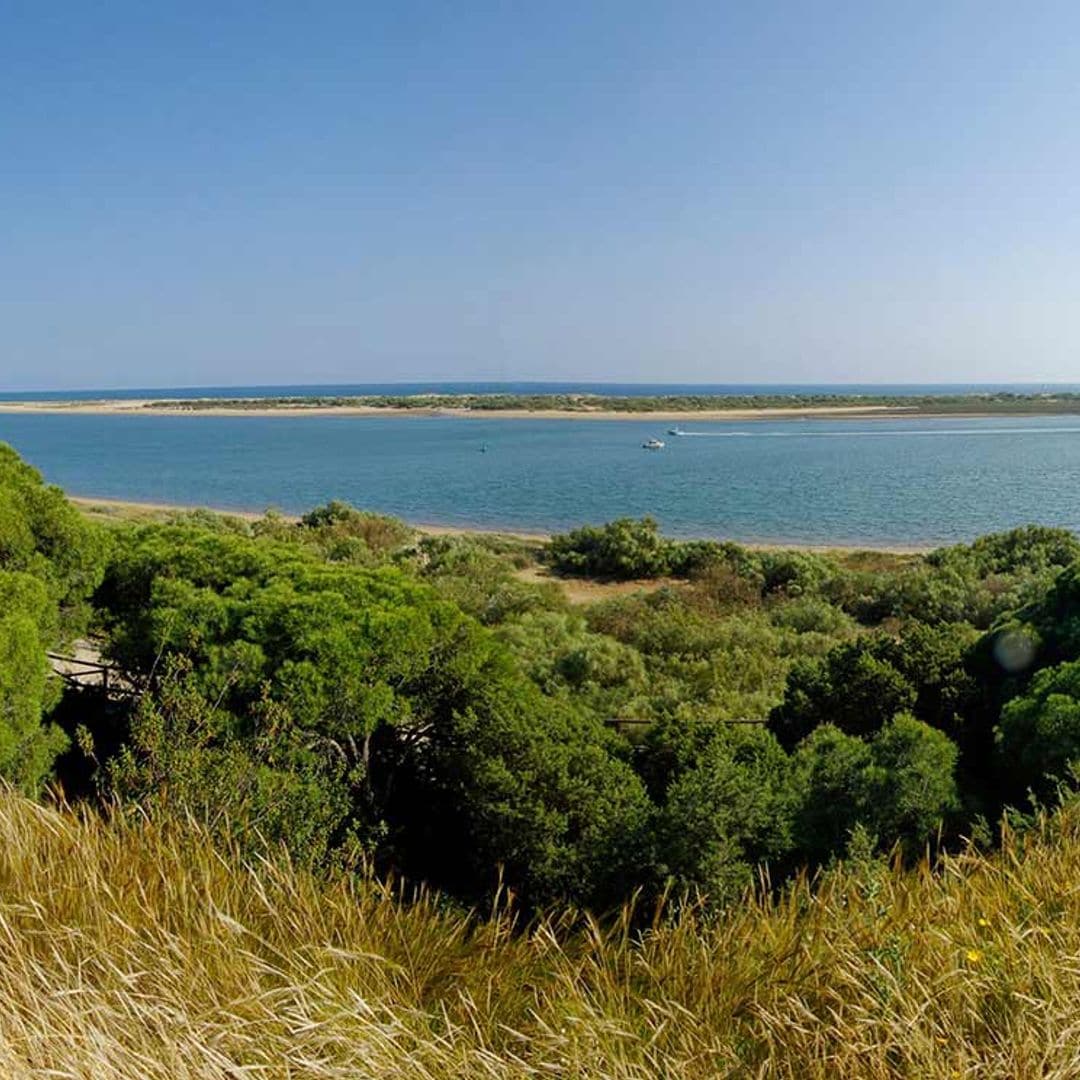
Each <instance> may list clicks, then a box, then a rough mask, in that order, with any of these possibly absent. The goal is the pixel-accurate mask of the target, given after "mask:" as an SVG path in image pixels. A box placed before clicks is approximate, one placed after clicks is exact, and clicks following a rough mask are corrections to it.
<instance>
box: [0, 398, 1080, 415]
mask: <svg viewBox="0 0 1080 1080" xmlns="http://www.w3.org/2000/svg"><path fill="white" fill-rule="evenodd" d="M0 412H4V413H24V414H27V413H30V414H35V413H36V414H40V413H51V414H72V413H84V414H86V413H90V414H108V415H128V416H147V415H159V416H196V415H199V416H237V415H243V416H356V417H370V416H387V415H394V416H428V417H431V416H444V417H472V418H476V417H481V418H484V417H486V418H491V419H522V418H531V419H543V418H547V419H568V420H577V419H588V420H651V421H680V420H689V419H695V420H759V419H776V418H778V417H809V416H820V417H833V418H852V419H859V418H875V417H886V416H955V417H975V416H1001V415H1009V416H1033V415H1061V414H1068V413H1076V414H1080V393H1065V392H1062V393H1046V394H1018V393H1007V392H996V393H985V394H950V395H934V394H927V395H920V396H911V397H906V396H905V397H902V396H896V395H881V396H875V395H852V394H805V395H800V394H790V395H789V394H748V395H657V396H653V397H636V396H607V395H599V394H526V395H519V394H416V395H401V396H371V397H320V396H311V397H249V398H240V397H238V398H216V397H214V398H209V397H208V398H190V399H185V398H163V399H157V400H155V399H150V398H143V399H122V398H115V399H99V400H93V401H88V400H70V401H58V400H40V401H4V402H0Z"/></svg>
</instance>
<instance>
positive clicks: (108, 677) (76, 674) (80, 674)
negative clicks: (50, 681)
mask: <svg viewBox="0 0 1080 1080" xmlns="http://www.w3.org/2000/svg"><path fill="white" fill-rule="evenodd" d="M45 655H46V656H47V657H48V658H49V663H50V664H51V665H52V669H53V674H54V675H56V676H57V678H60V679H63V680H64V682H65V683H66V684H67V685H68V686H72V687H75V688H76V689H79V690H90V689H94V690H100V691H101V692H102V693H103V694H105V695H106V696H107V697H130V696H131V695H132V694H134V693H135V690H134V688H133V687H132V686H131V684H130V683H129V682H128V681H127V680H126V679H124V678H123V676H122V675H121V674H120V672H119V669H118V668H116V667H114V666H113V665H111V664H104V663H102V662H101V661H100V660H84V659H82V658H81V657H78V656H65V655H64V654H62V653H53V652H50V653H46V654H45Z"/></svg>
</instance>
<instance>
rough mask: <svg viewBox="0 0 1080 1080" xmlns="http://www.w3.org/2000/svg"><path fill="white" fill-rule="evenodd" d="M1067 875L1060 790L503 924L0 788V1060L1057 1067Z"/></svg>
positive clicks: (1065, 1061)
mask: <svg viewBox="0 0 1080 1080" xmlns="http://www.w3.org/2000/svg"><path fill="white" fill-rule="evenodd" d="M1078 880H1080V807H1078V806H1077V805H1076V804H1075V803H1074V802H1069V803H1067V804H1066V805H1065V807H1064V808H1063V809H1060V810H1059V811H1058V812H1057V813H1055V814H1054V815H1052V816H1050V815H1039V816H1037V817H1035V818H1032V819H1030V820H1029V821H1027V822H1026V823H1025V827H1024V828H1023V830H1022V831H1020V832H1016V831H1007V832H1006V834H1005V837H1004V841H1003V843H1001V845H1000V847H999V848H998V850H996V851H995V852H993V853H990V854H987V853H980V852H978V851H976V850H974V849H970V850H965V851H962V852H960V853H958V854H955V855H948V856H944V857H943V858H941V859H940V860H939V861H938V862H937V863H936V864H935V865H934V866H933V867H931V866H930V865H928V864H926V863H925V862H921V863H918V864H916V865H914V866H913V867H911V868H909V869H904V868H902V867H900V866H899V865H898V864H890V863H889V862H888V861H887V860H885V859H883V858H881V857H872V856H870V855H868V854H866V853H865V852H863V853H862V854H858V853H856V855H855V856H854V857H853V858H851V859H849V860H847V861H846V862H845V863H844V864H843V865H842V866H839V867H837V868H835V869H833V870H830V871H827V872H825V873H823V874H822V875H820V876H819V877H817V878H816V879H814V880H812V881H810V880H807V879H806V878H803V877H800V878H798V879H796V880H794V881H793V882H791V883H789V884H788V886H786V887H785V888H784V889H783V890H780V891H779V892H775V893H770V892H769V891H768V890H767V889H764V888H758V889H757V890H756V891H752V892H748V893H747V895H746V896H744V897H742V898H741V899H740V901H739V902H738V903H737V904H735V905H733V906H732V907H731V908H729V909H728V910H727V911H725V912H724V913H723V914H721V915H706V914H705V913H703V912H702V911H701V910H700V909H698V908H692V907H685V906H684V907H681V908H680V909H679V910H678V911H677V912H669V913H665V912H664V911H663V910H660V911H659V913H655V912H654V911H648V912H634V911H630V910H626V911H624V912H623V913H622V914H621V915H614V916H611V917H609V918H607V919H605V920H600V921H598V920H594V919H589V918H586V917H584V916H582V915H581V914H579V913H577V912H574V911H565V912H563V913H561V914H548V915H546V916H542V917H537V918H534V919H531V920H523V919H521V918H520V917H519V918H515V916H514V914H513V913H512V911H511V910H509V909H508V907H507V905H506V904H505V903H504V902H503V901H502V900H500V899H496V900H495V901H494V902H493V903H492V905H491V906H490V907H489V908H487V909H485V910H484V911H483V912H480V913H474V914H468V913H464V912H461V911H459V910H457V909H455V908H453V907H449V906H447V904H446V903H445V902H444V901H443V900H441V899H440V898H439V897H438V896H437V895H435V894H432V893H430V892H424V891H420V892H418V893H417V892H408V891H406V890H399V889H398V888H396V887H395V886H394V885H393V884H387V883H383V884H379V883H377V882H375V881H373V880H371V879H370V878H368V877H364V876H361V875H357V874H344V873H336V874H331V875H326V874H321V875H314V874H312V873H311V872H310V871H306V870H304V869H301V868H298V867H297V866H296V865H295V864H293V863H290V862H289V861H288V860H287V858H286V857H285V856H284V855H283V854H281V853H277V854H271V855H267V856H264V857H262V858H259V859H256V860H251V859H247V860H245V859H244V858H242V857H241V855H240V854H239V853H238V852H237V851H236V850H235V849H234V848H230V847H228V846H226V847H222V845H221V843H220V841H219V840H218V839H216V838H214V837H212V836H211V835H210V834H208V833H207V832H206V831H205V830H204V829H202V828H200V827H198V826H195V825H193V824H191V823H187V824H185V823H183V822H179V823H178V822H175V821H173V822H168V823H163V822H161V821H160V820H155V819H147V818H145V817H138V818H129V817H125V816H123V815H113V816H111V817H109V816H102V815H100V814H98V813H86V812H83V813H80V814H76V813H74V812H72V811H70V810H68V811H58V810H56V809H47V808H43V807H41V806H39V805H35V804H34V803H33V802H31V801H29V800H27V799H25V798H23V797H19V796H16V795H13V794H6V795H2V796H0V942H2V947H3V952H4V962H3V964H2V965H0V1002H2V1005H0V1073H2V1075H4V1076H6V1077H12V1078H22V1077H27V1078H29V1077H43V1076H55V1077H94V1078H95V1080H113V1078H117V1080H119V1078H123V1080H130V1078H136V1077H139V1078H146V1080H154V1078H160V1080H174V1078H176V1077H206V1078H221V1080H226V1078H228V1080H233V1078H235V1077H240V1076H260V1077H281V1078H285V1077H290V1078H312V1080H317V1078H322V1077H341V1078H345V1077H348V1078H350V1080H351V1078H355V1077H372V1078H375V1077H379V1078H381V1077H389V1076H393V1077H402V1078H410V1077H415V1078H417V1080H421V1078H422V1080H429V1078H443V1077H460V1078H473V1077H492V1078H501V1077H506V1078H517V1077H522V1078H525V1077H548V1076H560V1077H562V1076H566V1077H579V1078H613V1080H621V1078H627V1080H630V1078H633V1080H652V1078H654V1077H686V1078H700V1080H706V1078H714V1077H719V1076H732V1077H741V1076H747V1077H791V1078H796V1077H798V1078H805V1077H820V1078H823V1080H824V1078H832V1077H851V1078H860V1080H861V1078H875V1077H881V1078H885V1077H897V1076H919V1077H926V1078H941V1080H946V1078H950V1080H951V1078H953V1077H958V1076H963V1077H968V1076H986V1077H997V1076H1009V1077H1014V1078H1016V1080H1026V1078H1035V1077H1058V1078H1062V1080H1064V1078H1067V1077H1072V1076H1075V1075H1077V1072H1078V1071H1080V1039H1078V1038H1077V1032H1076V1015H1077V1012H1078V1010H1080V971H1078V968H1077V963H1076V957H1077V956H1078V955H1080V892H1078V890H1077V888H1076V882H1077V881H1078ZM641 915H647V916H649V917H648V918H645V919H644V920H643V919H642V918H640V917H639V916H641Z"/></svg>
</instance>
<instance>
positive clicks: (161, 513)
mask: <svg viewBox="0 0 1080 1080" xmlns="http://www.w3.org/2000/svg"><path fill="white" fill-rule="evenodd" d="M68 499H69V500H70V501H71V502H72V503H74V504H75V505H76V506H78V507H79V508H80V509H81V510H83V511H84V512H85V513H87V514H90V515H91V516H96V517H103V518H119V519H124V520H133V521H137V520H139V519H145V520H147V521H151V520H154V519H159V518H162V517H167V516H169V515H172V514H185V513H192V512H194V511H197V510H206V511H209V512H210V513H213V514H224V515H227V516H229V517H235V518H240V519H241V520H242V521H258V520H260V519H261V518H263V517H265V515H266V511H258V510H235V509H230V508H228V507H217V506H194V505H188V506H185V505H181V504H178V503H157V502H139V501H137V500H128V499H104V498H95V497H93V496H86V495H69V496H68ZM281 517H282V519H283V520H285V521H292V522H295V521H299V520H300V518H299V517H298V516H297V515H295V514H282V515H281ZM406 524H408V525H409V526H410V527H412V528H414V529H415V530H416V531H417V532H419V533H422V534H423V535H425V536H506V537H510V538H511V539H514V540H523V541H526V542H528V543H534V544H544V543H547V541H548V540H550V539H551V534H550V533H539V532H523V531H520V530H515V529H497V528H483V527H480V526H459V525H436V524H431V523H430V522H422V521H408V522H406ZM699 539H706V540H717V541H721V542H722V541H723V540H725V539H731V538H730V537H716V536H711V537H700V538H699ZM735 543H737V544H739V545H740V546H742V547H745V548H748V549H750V550H751V551H812V552H818V553H821V554H825V553H828V552H834V553H836V554H842V555H850V554H853V553H856V552H861V551H866V552H882V553H885V554H889V555H924V554H925V553H926V552H928V551H933V550H934V549H935V548H936V547H939V546H940V545H939V544H862V545H850V544H802V543H799V542H797V541H793V542H791V543H782V542H776V543H765V542H760V541H753V540H735Z"/></svg>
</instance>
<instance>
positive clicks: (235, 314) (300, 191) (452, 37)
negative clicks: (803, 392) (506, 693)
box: [0, 0, 1080, 391]
mask: <svg viewBox="0 0 1080 1080" xmlns="http://www.w3.org/2000/svg"><path fill="white" fill-rule="evenodd" d="M871 7H872V8H873V9H872V10H871ZM898 8H899V6H895V7H888V8H886V7H879V6H877V5H873V6H870V5H867V6H859V5H848V4H827V5H809V4H802V3H790V2H789V3H774V4H764V5H753V6H751V5H736V4H707V3H703V2H697V0H694V2H687V3H678V4H674V5H669V4H661V3H657V2H653V0H628V2H625V3H621V4H615V3H612V2H608V0H597V2H592V3H586V4H582V5H571V4H566V3H558V2H557V3H554V4H549V5H542V6H535V7H525V6H516V5H501V4H494V3H486V2H485V3H473V4H467V5H459V6H456V7H454V8H451V7H448V6H445V5H436V4H433V3H420V2H403V3H399V4H395V5H375V4H361V5H355V4H345V3H342V2H324V3H317V4H314V5H311V6H310V7H308V8H306V9H304V10H301V9H300V8H299V7H298V6H297V5H294V4H285V3H280V2H269V3H266V4H263V5H260V6H259V8H258V10H257V11H255V9H250V10H248V11H241V10H238V9H223V8H222V7H221V6H220V5H210V4H207V3H205V2H194V3H187V4H184V5H180V4H172V3H164V4H160V5H155V6H153V7H146V6H145V5H136V4H134V3H130V2H106V3H104V4H102V5H98V6H96V7H94V8H93V9H92V10H91V9H90V8H89V7H82V6H73V7H71V8H70V9H69V10H65V11H63V12H59V11H54V12H50V11H49V10H47V9H45V8H42V7H41V6H40V5H28V4H16V5H14V7H13V9H11V10H9V11H8V12H6V13H5V19H4V33H3V35H2V37H0V88H2V90H3V94H4V101H5V103H6V104H5V107H4V109H3V112H2V114H0V147H2V148H3V152H4V158H5V169H4V171H3V174H2V175H0V205H2V206H3V208H4V211H3V216H2V218H0V221H2V226H3V234H2V235H3V240H2V243H0V297H2V298H0V319H2V323H0V325H2V330H0V390H7V391H18V390H30V389H40V390H50V389H51V390H58V389H68V388H70V389H75V388H97V387H100V388H109V387H122V386H129V387H152V386H175V387H180V386H227V385H256V384H257V385H272V384H299V383H371V382H391V381H395V380H397V381H407V382H418V381H429V382H448V381H467V380H499V381H526V380H535V381H571V380H573V381H590V382H667V383H672V382H685V383H695V382H696V383H738V382H745V383H767V382H771V383H807V384H820V383H872V382H881V383H901V382H904V383H923V382H926V383H931V382H933V383H971V382H991V383H998V382H1021V383H1033V382H1046V383H1050V382H1074V381H1076V380H1077V378H1078V376H1080V364H1078V363H1077V357H1078V356H1080V305H1077V303H1076V297H1077V295H1080V264H1078V260H1077V256H1076V252H1077V251H1078V250H1080V243H1078V241H1080V200H1078V195H1077V191H1076V187H1075V179H1074V178H1075V176H1076V175H1077V174H1078V173H1080V144H1078V142H1077V140H1076V138H1075V135H1074V134H1073V128H1074V119H1073V118H1074V117H1075V115H1076V113H1077V111H1078V109H1077V107H1078V105H1080V100H1078V99H1080V79H1078V78H1077V74H1076V73H1077V71H1080V8H1076V7H1075V5H1068V4H1065V3H1061V2H1051V3H1042V4H1038V5H1034V6H1033V7H1031V8H1024V9H1021V8H1018V7H1016V6H1013V5H998V4H993V5H986V4H976V3H974V2H964V3H960V2H951V3H945V4H933V5H931V4H929V3H917V4H913V5H905V6H904V9H903V10H902V11H901V10H898Z"/></svg>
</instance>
